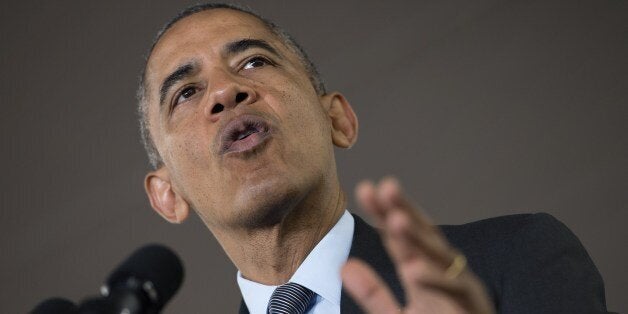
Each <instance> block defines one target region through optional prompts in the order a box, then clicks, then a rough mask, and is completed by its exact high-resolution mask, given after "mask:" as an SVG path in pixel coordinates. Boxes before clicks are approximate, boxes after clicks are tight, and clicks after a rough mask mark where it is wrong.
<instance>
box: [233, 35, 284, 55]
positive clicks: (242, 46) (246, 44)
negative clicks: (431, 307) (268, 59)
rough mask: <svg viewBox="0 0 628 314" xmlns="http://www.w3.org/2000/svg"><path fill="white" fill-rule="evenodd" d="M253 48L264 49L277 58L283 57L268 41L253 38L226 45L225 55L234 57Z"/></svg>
mask: <svg viewBox="0 0 628 314" xmlns="http://www.w3.org/2000/svg"><path fill="white" fill-rule="evenodd" d="M253 48H260V49H264V50H266V51H268V52H270V53H272V54H274V55H275V56H276V57H281V55H280V54H279V52H277V50H276V49H275V48H273V46H271V45H270V44H269V43H268V42H267V41H265V40H262V39H251V38H247V39H240V40H236V41H233V42H230V43H228V44H227V45H225V49H224V53H225V54H227V55H234V54H237V53H240V52H243V51H246V50H249V49H253Z"/></svg>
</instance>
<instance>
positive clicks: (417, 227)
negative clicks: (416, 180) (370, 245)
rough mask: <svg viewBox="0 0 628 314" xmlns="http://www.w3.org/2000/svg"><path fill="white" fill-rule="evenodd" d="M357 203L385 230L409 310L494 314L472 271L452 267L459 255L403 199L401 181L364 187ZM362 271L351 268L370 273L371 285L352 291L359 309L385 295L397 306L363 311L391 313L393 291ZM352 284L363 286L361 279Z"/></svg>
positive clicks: (358, 192) (388, 180) (364, 184)
mask: <svg viewBox="0 0 628 314" xmlns="http://www.w3.org/2000/svg"><path fill="white" fill-rule="evenodd" d="M356 197H357V200H358V202H359V204H360V205H361V206H362V208H363V209H364V210H365V211H366V212H367V213H369V214H370V215H371V216H373V217H374V218H375V219H376V220H377V222H378V224H379V226H380V227H381V228H382V230H381V234H382V239H383V240H384V244H385V246H386V249H387V250H388V252H389V254H390V256H391V258H392V259H393V262H394V264H395V266H396V269H397V272H398V274H399V278H400V280H401V282H402V284H403V286H404V290H405V293H406V301H407V305H408V306H409V309H412V311H416V312H417V313H450V312H451V313H460V312H468V313H492V312H493V308H492V304H491V302H490V300H489V298H488V295H487V294H486V290H485V289H484V287H483V285H482V283H481V282H480V281H479V279H477V278H476V277H475V275H474V274H473V273H472V272H471V271H470V270H469V269H465V264H460V262H458V263H456V264H452V263H453V262H454V261H460V260H461V259H460V258H456V257H457V256H459V254H460V253H458V252H457V251H456V250H455V249H454V248H452V247H451V246H450V245H449V243H448V242H447V240H446V238H445V237H444V235H443V234H442V233H441V232H440V230H439V229H438V228H437V227H436V226H434V225H433V224H432V222H431V221H430V219H429V218H427V216H426V215H425V214H423V213H422V212H420V211H419V210H418V209H417V208H416V207H414V206H413V205H412V204H411V202H410V201H409V200H408V199H407V198H406V197H405V196H404V195H403V192H402V190H401V186H400V185H399V183H398V182H397V180H395V179H393V178H386V179H383V180H382V181H381V182H380V183H379V184H377V185H375V184H373V183H372V182H368V181H365V182H362V183H361V184H360V185H359V186H358V187H357V188H356ZM462 260H463V261H464V259H462ZM360 265H361V264H354V263H352V264H348V266H347V267H348V269H349V270H350V271H355V272H356V273H357V272H363V273H365V274H366V273H367V271H369V272H370V273H369V274H368V276H365V278H368V279H364V280H365V281H367V282H365V283H361V284H356V285H358V286H356V287H353V288H352V289H354V290H355V289H357V292H353V293H357V295H356V296H354V297H355V298H356V299H357V298H358V297H360V296H362V298H363V299H362V301H360V304H363V303H368V302H369V301H368V300H366V299H368V295H376V294H381V295H386V296H387V297H383V296H382V297H378V298H377V299H385V298H389V299H390V300H392V301H388V302H386V303H385V304H383V305H382V304H379V305H378V304H366V305H363V306H364V307H365V309H367V310H368V311H369V312H373V310H370V309H371V308H372V309H375V308H376V307H377V306H383V307H384V308H383V310H386V311H392V310H393V309H392V307H391V306H390V304H396V302H394V298H392V297H391V296H390V292H389V291H388V289H386V288H385V287H384V286H383V284H382V283H381V281H380V280H379V279H378V277H377V276H376V275H375V274H373V273H372V270H370V268H368V267H366V266H365V265H364V267H361V266H360ZM452 265H453V266H452ZM461 265H462V266H461ZM450 267H453V268H450ZM448 269H450V270H453V271H448ZM452 274H453V275H452ZM344 276H345V275H344V274H343V278H344ZM352 276H355V277H359V276H358V275H352ZM353 281H354V282H358V281H359V279H353ZM354 284H355V283H354ZM359 285H361V286H362V287H360V286H359ZM359 289H362V290H359ZM360 293H361V294H360ZM365 295H367V297H365ZM383 310H381V309H379V308H378V309H377V312H378V313H387V312H386V311H383Z"/></svg>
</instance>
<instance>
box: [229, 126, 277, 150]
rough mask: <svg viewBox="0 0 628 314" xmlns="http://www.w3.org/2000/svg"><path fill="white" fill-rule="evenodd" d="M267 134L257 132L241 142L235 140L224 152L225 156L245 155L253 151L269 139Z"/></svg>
mask: <svg viewBox="0 0 628 314" xmlns="http://www.w3.org/2000/svg"><path fill="white" fill-rule="evenodd" d="M269 135H270V134H269V132H257V133H253V134H251V135H249V136H247V137H245V138H243V139H241V140H237V141H235V142H233V143H231V145H230V146H229V148H227V149H226V150H225V155H228V154H229V155H231V154H237V153H245V152H250V151H253V150H255V149H256V148H258V147H260V146H262V145H263V144H264V143H265V142H266V141H267V139H268V138H269Z"/></svg>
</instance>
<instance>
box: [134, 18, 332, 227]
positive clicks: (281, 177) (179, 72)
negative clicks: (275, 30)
mask: <svg viewBox="0 0 628 314" xmlns="http://www.w3.org/2000/svg"><path fill="white" fill-rule="evenodd" d="M146 73H147V74H146V84H147V99H148V104H149V105H148V106H149V109H148V119H149V121H150V132H151V134H152V137H153V139H154V142H155V145H156V147H157V149H158V151H159V152H160V155H161V156H162V159H163V161H164V167H165V168H164V169H165V171H166V172H165V173H167V177H168V180H169V181H170V184H171V186H172V189H173V190H174V191H175V192H176V194H177V195H178V196H180V197H181V198H182V199H183V200H185V201H186V202H187V203H188V204H189V205H190V206H192V207H193V208H194V209H196V211H197V212H198V213H199V215H200V216H201V217H202V218H203V220H204V222H205V223H206V224H207V225H208V226H209V227H210V228H211V227H218V228H221V227H227V226H235V225H242V224H256V223H264V222H265V221H267V220H269V219H273V217H275V216H276V215H277V214H280V213H274V212H273V209H276V208H284V207H287V206H288V207H289V205H291V204H290V203H291V202H292V203H294V202H300V201H302V199H303V198H304V197H305V196H306V195H307V194H308V193H309V192H313V191H314V190H316V189H318V188H320V185H322V184H323V182H325V180H329V179H332V177H333V179H335V163H334V158H333V145H332V140H331V139H332V135H331V134H332V131H331V122H330V119H329V116H328V114H327V111H326V109H325V105H324V101H323V100H324V97H319V96H318V95H317V93H316V91H315V90H314V88H313V86H312V83H311V82H310V80H309V78H308V75H307V73H306V71H305V69H304V66H303V65H302V63H301V62H300V61H299V59H298V57H297V56H296V55H295V54H294V53H293V52H292V51H291V50H289V49H288V48H287V47H286V46H285V45H284V44H283V43H282V42H281V41H280V40H279V39H278V38H277V37H276V36H275V35H274V34H272V33H271V32H270V31H269V30H268V29H267V28H266V27H265V26H264V25H263V24H262V23H261V22H260V21H258V20H257V19H255V18H254V17H252V16H250V15H248V14H244V13H241V12H237V11H233V10H227V9H215V10H210V11H205V12H200V13H197V14H194V15H192V16H189V17H187V18H184V19H183V20H180V21H179V22H177V23H176V24H175V25H174V26H173V27H172V28H170V29H169V30H168V31H167V32H166V33H165V34H164V35H163V37H162V38H161V40H160V41H159V43H158V44H157V45H156V46H155V49H154V50H153V53H152V54H151V56H150V59H149V61H148V65H147V72H146ZM286 205H287V206H286Z"/></svg>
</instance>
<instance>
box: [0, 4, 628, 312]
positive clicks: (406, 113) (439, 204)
mask: <svg viewBox="0 0 628 314" xmlns="http://www.w3.org/2000/svg"><path fill="white" fill-rule="evenodd" d="M186 3H187V4H189V3H191V2H190V1H187V2H183V1H169V2H166V1H134V2H130V1H101V2H100V3H97V2H96V1H73V2H57V1H44V2H39V3H34V2H28V1H22V2H18V1H14V2H12V3H8V2H7V1H5V2H3V3H2V4H1V5H0V44H1V47H2V48H1V55H0V64H1V69H2V75H0V91H1V95H0V104H1V108H2V109H1V114H0V119H1V120H0V121H1V123H0V129H1V132H0V134H1V135H0V141H1V142H0V145H1V146H0V147H2V157H1V158H2V173H1V175H0V182H1V188H2V197H1V202H2V203H1V208H0V230H1V232H2V237H0V249H1V264H2V267H1V269H2V271H1V272H0V308H1V310H0V312H2V313H24V312H26V311H27V310H28V309H29V308H31V307H32V306H34V305H35V304H36V303H37V302H38V301H40V300H42V299H44V298H47V297H51V296H55V295H56V296H64V297H67V298H72V299H73V300H75V301H77V300H78V299H80V298H81V297H84V296H86V295H90V294H95V293H96V292H97V288H98V286H99V285H100V283H101V281H102V280H103V279H104V277H105V276H106V274H107V273H108V271H109V270H110V269H112V268H113V267H114V265H116V263H117V262H119V261H120V260H121V259H123V258H124V257H126V255H127V254H129V253H130V252H131V251H132V250H133V249H134V248H136V247H138V246H140V245H142V244H144V243H146V242H162V243H165V244H167V245H169V246H171V247H173V248H174V249H176V250H177V251H178V252H179V253H180V255H181V257H182V258H183V259H184V260H185V264H186V269H187V278H186V281H185V284H184V286H183V288H182V289H181V290H180V292H179V294H178V295H177V297H176V298H175V299H174V301H173V302H172V303H171V304H170V306H169V307H168V308H167V311H166V312H167V313H201V312H204V313H232V312H235V308H236V306H237V303H238V301H239V299H240V297H239V291H238V289H237V287H236V284H235V280H234V279H235V272H236V270H235V269H234V267H233V266H231V264H230V262H229V260H228V259H227V258H226V257H225V255H224V254H223V253H222V251H221V249H220V247H219V245H218V244H217V243H216V241H215V240H214V239H213V238H212V235H211V234H210V233H209V232H208V231H207V230H206V228H205V227H204V226H203V225H202V224H201V223H200V221H199V219H197V218H196V217H195V218H193V219H191V220H190V221H188V222H187V223H184V224H183V225H179V226H174V225H169V224H167V223H165V222H163V221H162V220H161V219H160V218H159V217H158V216H157V215H156V214H154V213H153V212H152V211H151V209H150V207H149V206H148V202H147V201H146V199H145V196H144V194H143V189H142V185H141V181H142V178H143V175H144V173H145V171H146V169H147V167H146V161H145V157H144V153H143V151H142V148H141V146H140V145H139V138H138V135H137V131H136V129H137V127H136V122H135V113H134V110H135V109H134V91H135V88H136V76H137V73H138V71H139V69H140V67H141V64H142V62H143V59H142V55H143V53H144V52H145V50H146V49H147V47H148V45H149V43H150V41H151V39H152V37H153V35H154V34H155V32H156V31H157V29H158V28H159V27H160V25H161V24H162V23H164V22H165V21H166V20H167V19H168V18H169V17H170V16H172V15H173V14H174V13H175V12H177V11H178V10H180V9H182V8H183V7H185V6H186ZM244 3H245V4H248V5H251V6H252V7H253V8H255V9H256V10H257V11H259V12H260V13H262V14H263V15H266V16H268V17H269V18H271V19H274V20H276V21H277V22H278V23H279V24H281V25H283V26H284V27H286V28H287V29H288V30H289V31H291V32H292V33H293V34H294V35H295V36H296V37H297V38H299V39H300V41H301V42H302V44H303V45H304V46H305V47H306V48H307V49H308V50H309V52H310V54H311V56H312V57H313V59H314V60H315V61H316V62H317V63H318V64H319V66H320V70H321V72H322V73H323V75H324V76H325V78H326V81H327V83H328V85H329V87H330V88H331V89H335V90H340V91H342V92H343V93H344V94H345V95H346V96H347V97H348V99H349V100H350V101H351V102H352V103H353V105H354V106H355V108H356V110H357V112H358V116H359V118H360V121H361V134H360V141H359V142H358V144H357V146H355V147H354V148H353V149H351V150H349V151H341V152H338V160H339V168H340V169H341V177H342V180H343V186H344V188H345V190H346V191H348V192H349V193H352V189H353V186H354V184H355V183H356V182H357V181H358V180H360V179H362V178H379V177H381V176H382V175H385V174H395V175H397V176H399V177H400V178H401V180H402V181H403V182H404V183H405V186H406V189H407V190H408V192H409V193H410V194H411V195H412V196H413V197H414V199H416V200H417V201H418V202H420V203H421V204H422V205H423V206H424V207H425V208H427V210H428V213H429V214H430V215H431V216H432V217H433V218H434V220H435V221H436V222H438V223H447V224H451V223H463V222H467V221H471V220H477V219H481V218H486V217H490V216H496V215H504V214H512V213H521V212H537V211H546V212H549V213H551V214H553V215H555V216H556V217H558V218H559V219H560V220H562V221H563V222H565V224H567V225H568V226H569V227H570V228H571V229H572V230H573V231H574V232H575V233H576V234H577V235H578V236H579V238H580V239H581V241H582V242H583V243H584V245H585V246H586V247H587V249H588V250H589V253H590V254H591V256H592V258H593V260H594V261H595V262H596V264H597V266H598V268H599V270H600V271H601V273H602V275H603V277H604V279H605V281H606V287H607V299H608V305H609V308H610V309H613V310H615V311H619V312H626V311H628V301H627V300H626V298H625V292H626V291H628V278H627V275H626V270H625V269H626V267H625V261H626V260H627V259H628V254H627V253H626V247H627V245H626V244H627V239H628V231H626V227H625V225H626V220H628V213H627V212H626V210H627V209H628V208H627V206H626V204H627V203H628V193H627V188H628V167H627V166H626V161H627V160H628V136H627V133H628V127H627V124H628V109H627V105H628V103H627V100H628V60H627V56H628V2H627V1H618V0H616V1H601V0H596V1H553V0H551V1H548V0H542V1H541V0H539V1H529V0H526V1H509V2H504V1H496V0H482V1H464V0H459V1H442V0H438V1H436V0H433V1H343V2H337V1H316V2H314V1H312V2H302V3H297V2H294V1H265V2H260V3H254V2H253V1H246V2H244ZM350 208H355V206H354V203H351V204H350Z"/></svg>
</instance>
